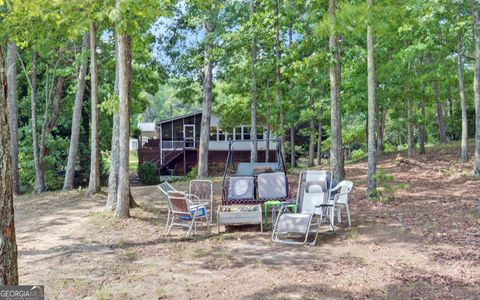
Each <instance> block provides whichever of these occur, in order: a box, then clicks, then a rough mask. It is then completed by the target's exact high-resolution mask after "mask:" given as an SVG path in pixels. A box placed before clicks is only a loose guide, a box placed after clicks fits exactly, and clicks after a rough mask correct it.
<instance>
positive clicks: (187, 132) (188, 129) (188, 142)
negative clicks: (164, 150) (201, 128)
mask: <svg viewBox="0 0 480 300" xmlns="http://www.w3.org/2000/svg"><path fill="white" fill-rule="evenodd" d="M183 140H184V141H185V148H195V125H193V124H191V125H183Z"/></svg>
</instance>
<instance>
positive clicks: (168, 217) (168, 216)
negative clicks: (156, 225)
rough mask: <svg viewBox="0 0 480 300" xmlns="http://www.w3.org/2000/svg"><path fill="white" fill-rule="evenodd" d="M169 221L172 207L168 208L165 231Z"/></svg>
mask: <svg viewBox="0 0 480 300" xmlns="http://www.w3.org/2000/svg"><path fill="white" fill-rule="evenodd" d="M168 223H170V209H168V215H167V223H166V224H165V231H166V230H168V225H169V224H168Z"/></svg>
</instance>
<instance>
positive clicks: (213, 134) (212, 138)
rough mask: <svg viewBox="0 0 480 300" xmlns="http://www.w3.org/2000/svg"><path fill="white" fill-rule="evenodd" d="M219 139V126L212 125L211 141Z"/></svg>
mask: <svg viewBox="0 0 480 300" xmlns="http://www.w3.org/2000/svg"><path fill="white" fill-rule="evenodd" d="M216 140H217V127H215V126H212V127H210V141H216Z"/></svg>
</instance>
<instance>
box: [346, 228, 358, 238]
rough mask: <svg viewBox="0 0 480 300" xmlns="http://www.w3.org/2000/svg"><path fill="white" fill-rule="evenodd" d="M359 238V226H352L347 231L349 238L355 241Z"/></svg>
mask: <svg viewBox="0 0 480 300" xmlns="http://www.w3.org/2000/svg"><path fill="white" fill-rule="evenodd" d="M357 238H358V230H357V228H352V229H350V230H348V231H347V239H349V240H352V241H355V240H356V239H357Z"/></svg>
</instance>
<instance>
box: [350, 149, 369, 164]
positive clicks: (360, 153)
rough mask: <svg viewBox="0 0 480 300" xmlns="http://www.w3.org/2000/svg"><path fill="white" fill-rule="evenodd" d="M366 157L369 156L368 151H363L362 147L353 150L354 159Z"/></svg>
mask: <svg viewBox="0 0 480 300" xmlns="http://www.w3.org/2000/svg"><path fill="white" fill-rule="evenodd" d="M365 157H367V153H365V151H363V150H362V149H357V150H353V151H352V160H354V161H355V160H360V159H364V158H365Z"/></svg>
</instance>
